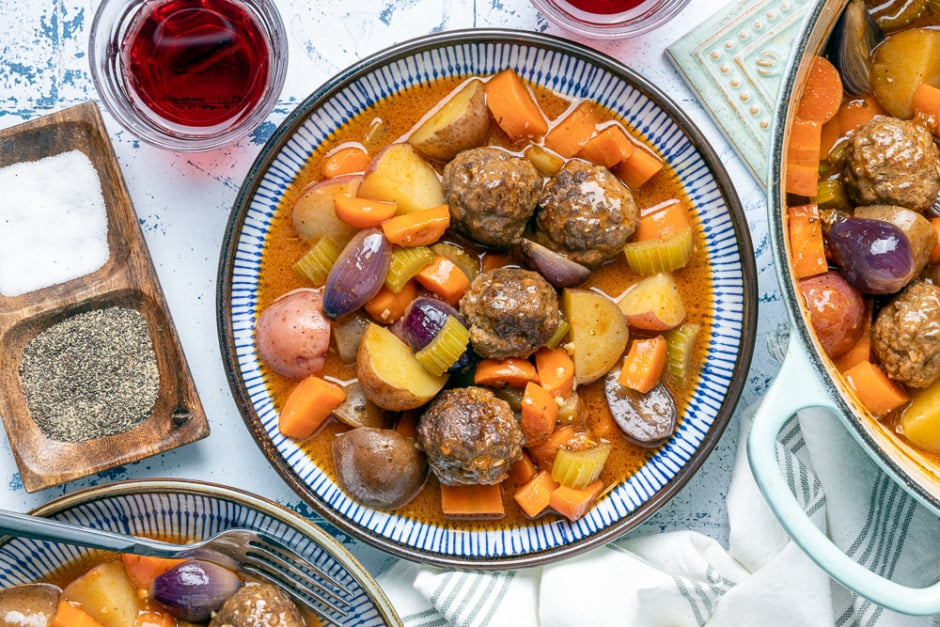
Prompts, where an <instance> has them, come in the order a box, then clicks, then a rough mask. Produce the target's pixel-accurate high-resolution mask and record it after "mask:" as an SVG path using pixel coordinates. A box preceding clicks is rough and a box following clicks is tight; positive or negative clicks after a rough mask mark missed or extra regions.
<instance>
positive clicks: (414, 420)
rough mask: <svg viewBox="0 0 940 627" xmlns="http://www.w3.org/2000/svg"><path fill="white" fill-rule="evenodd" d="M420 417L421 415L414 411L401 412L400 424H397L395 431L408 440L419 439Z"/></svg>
mask: <svg viewBox="0 0 940 627" xmlns="http://www.w3.org/2000/svg"><path fill="white" fill-rule="evenodd" d="M419 417H420V414H419V413H418V412H417V411H416V410H414V409H409V410H406V411H403V412H401V414H399V415H398V422H396V423H395V431H397V432H399V433H400V434H402V435H403V436H405V437H406V438H416V437H418V418H419Z"/></svg>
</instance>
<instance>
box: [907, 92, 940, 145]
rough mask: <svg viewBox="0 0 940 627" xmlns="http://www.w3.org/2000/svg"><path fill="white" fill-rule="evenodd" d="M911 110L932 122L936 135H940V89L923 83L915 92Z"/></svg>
mask: <svg viewBox="0 0 940 627" xmlns="http://www.w3.org/2000/svg"><path fill="white" fill-rule="evenodd" d="M911 108H912V109H913V111H914V113H915V114H920V115H922V116H924V118H926V119H927V120H929V121H930V123H931V125H932V130H933V134H934V135H940V88H937V87H934V86H933V85H928V84H927V83H921V84H920V85H918V86H917V89H915V90H914V99H913V100H912V101H911Z"/></svg>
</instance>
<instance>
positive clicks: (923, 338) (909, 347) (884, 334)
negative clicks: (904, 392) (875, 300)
mask: <svg viewBox="0 0 940 627" xmlns="http://www.w3.org/2000/svg"><path fill="white" fill-rule="evenodd" d="M871 339H872V350H873V351H874V352H875V355H876V356H877V357H878V360H879V361H880V362H881V366H882V367H883V368H884V370H885V374H887V375H888V376H889V377H891V378H892V379H894V380H895V381H898V382H900V383H903V384H905V385H907V386H910V387H912V388H925V387H927V386H929V385H930V384H931V383H933V382H934V381H936V380H937V379H938V378H940V287H938V286H936V285H934V284H933V283H930V282H927V281H915V282H913V283H911V284H910V285H908V286H907V288H906V289H905V290H904V291H903V292H901V293H900V294H899V295H898V296H896V297H895V298H894V300H892V301H891V302H890V303H888V305H886V306H885V307H884V308H883V309H882V310H881V311H879V312H878V316H877V317H876V318H875V322H874V324H873V325H872V329H871Z"/></svg>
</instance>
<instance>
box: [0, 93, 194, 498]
mask: <svg viewBox="0 0 940 627" xmlns="http://www.w3.org/2000/svg"><path fill="white" fill-rule="evenodd" d="M72 150H78V151H81V152H82V153H84V154H85V155H86V156H87V157H88V158H89V159H90V161H91V162H92V164H93V165H94V168H95V170H96V172H97V174H98V178H99V181H100V183H101V191H102V194H103V196H104V203H105V208H106V212H107V220H108V251H109V255H108V259H107V261H106V262H105V263H104V265H103V266H102V267H100V268H99V269H98V270H96V271H94V272H91V273H89V274H85V275H84V276H80V277H78V278H75V279H72V280H68V281H63V282H60V283H57V284H55V285H52V286H49V287H44V288H41V289H36V290H33V291H30V292H27V293H25V294H21V295H18V296H3V295H0V417H2V419H3V425H4V428H5V429H6V433H7V437H8V438H9V440H10V444H11V448H12V449H13V455H14V457H15V459H16V464H17V466H18V467H19V470H20V475H21V478H22V481H23V485H24V487H25V488H26V490H27V491H28V492H33V491H36V490H40V489H42V488H46V487H49V486H53V485H57V484H60V483H64V482H66V481H70V480H72V479H77V478H79V477H83V476H86V475H90V474H93V473H96V472H100V471H102V470H105V469H108V468H111V467H113V466H117V465H121V464H126V463H129V462H134V461H137V460H139V459H142V458H144V457H149V456H151V455H155V454H157V453H161V452H163V451H166V450H169V449H172V448H175V447H177V446H180V445H183V444H187V443H190V442H194V441H196V440H199V439H202V438H204V437H206V436H207V435H208V434H209V426H208V422H207V420H206V415H205V412H204V410H203V408H202V404H201V402H200V400H199V397H198V395H197V393H196V387H195V384H194V382H193V379H192V375H191V373H190V370H189V366H188V364H187V363H186V359H185V356H184V355H183V351H182V347H181V345H180V342H179V337H178V335H177V332H176V327H175V326H174V324H173V320H172V318H171V317H170V313H169V310H168V309H167V305H166V301H165V299H164V296H163V291H162V289H161V288H160V283H159V281H158V279H157V275H156V272H155V270H154V267H153V262H152V261H151V259H150V253H149V251H148V250H147V244H146V242H145V240H144V237H143V233H142V232H141V230H140V226H139V224H138V220H137V215H136V213H135V212H134V207H133V205H132V203H131V199H130V196H129V195H128V192H127V188H126V187H125V185H124V178H123V176H122V175H121V170H120V167H119V165H118V162H117V159H116V158H115V155H114V149H113V147H112V145H111V143H110V140H109V139H108V135H107V132H106V129H105V127H104V122H103V121H102V119H101V114H100V112H99V110H98V107H97V105H96V104H94V103H93V102H87V103H83V104H79V105H76V106H74V107H71V108H68V109H65V110H62V111H59V112H57V113H53V114H50V115H47V116H43V117H41V118H37V119H34V120H30V121H29V122H25V123H23V124H20V125H18V126H14V127H11V128H9V129H5V130H3V131H0V167H4V166H8V165H11V164H14V163H18V162H30V161H37V160H39V159H42V158H45V157H50V156H53V155H58V154H61V153H64V152H68V151H72ZM108 307H125V308H131V309H135V310H137V311H139V312H140V314H141V315H142V316H143V318H144V320H145V321H146V323H147V329H148V331H149V334H150V339H151V342H152V344H153V349H154V353H155V356H156V361H157V367H158V370H159V373H160V386H159V391H158V394H157V398H156V401H155V403H154V405H153V409H152V411H151V413H150V415H149V416H148V417H147V418H146V419H144V420H143V421H142V422H141V423H139V424H138V425H136V426H135V427H133V428H132V429H130V430H128V431H125V432H123V433H118V434H115V435H110V436H105V437H98V438H94V439H90V440H84V441H81V442H63V441H57V440H53V439H50V438H49V437H47V436H46V435H45V434H44V433H43V431H42V430H40V428H39V426H38V425H37V424H36V422H35V421H34V419H33V417H32V415H31V413H30V409H29V405H28V403H27V399H26V394H25V392H24V389H23V385H22V382H21V379H20V367H21V362H22V359H23V351H24V348H25V347H26V345H27V344H28V343H29V342H30V340H32V339H33V338H34V337H36V336H37V335H38V334H39V333H41V332H42V331H43V330H45V329H47V328H49V327H50V326H51V325H54V324H56V323H58V322H61V321H63V320H65V319H68V318H70V317H72V316H75V315H77V314H80V313H84V312H86V311H91V310H94V309H103V308H108Z"/></svg>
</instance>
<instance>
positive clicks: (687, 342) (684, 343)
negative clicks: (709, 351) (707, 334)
mask: <svg viewBox="0 0 940 627" xmlns="http://www.w3.org/2000/svg"><path fill="white" fill-rule="evenodd" d="M701 330H702V327H701V325H698V324H696V323H694V322H686V323H685V324H681V325H679V326H678V327H676V328H675V329H672V330H671V331H667V332H666V333H665V337H666V351H667V361H666V368H667V370H668V371H669V374H671V375H672V376H673V377H675V378H676V379H677V380H679V381H682V382H685V381H687V380H688V378H689V364H690V362H691V361H692V350H693V349H694V348H695V340H696V338H698V334H699V332H700V331H701Z"/></svg>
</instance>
